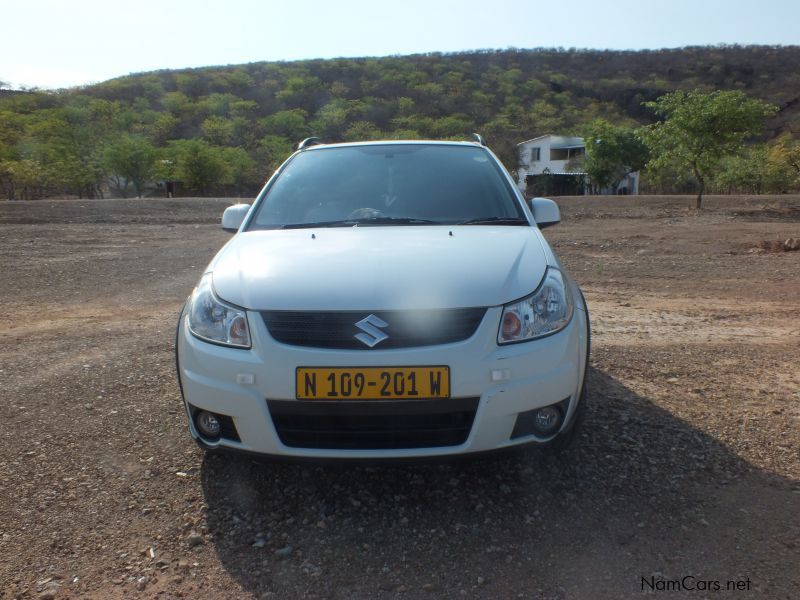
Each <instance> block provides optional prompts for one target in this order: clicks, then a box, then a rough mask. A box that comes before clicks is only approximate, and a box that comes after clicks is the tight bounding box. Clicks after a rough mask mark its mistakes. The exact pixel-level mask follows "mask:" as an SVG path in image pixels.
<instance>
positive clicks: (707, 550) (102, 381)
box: [0, 196, 800, 600]
mask: <svg viewBox="0 0 800 600" xmlns="http://www.w3.org/2000/svg"><path fill="white" fill-rule="evenodd" d="M692 202H693V200H692V199H691V198H687V197H638V198H632V197H622V198H621V197H616V198H564V199H560V200H559V203H560V205H561V207H562V215H563V219H564V222H563V223H562V224H561V225H559V226H557V227H553V228H551V229H547V230H546V232H545V233H546V235H547V237H548V238H549V239H550V240H551V241H552V243H553V245H554V247H555V249H556V252H557V253H558V254H559V256H560V257H561V259H562V261H563V263H564V264H565V266H566V267H567V268H568V270H569V271H570V272H571V273H572V274H573V275H574V276H575V278H576V279H577V280H578V281H579V283H580V284H581V286H582V287H583V290H584V292H585V294H586V297H587V300H588V304H589V307H590V312H591V318H592V325H593V354H592V366H591V370H590V380H589V386H590V387H589V395H588V404H587V406H588V414H587V418H586V422H585V427H584V429H583V431H582V434H581V436H580V437H579V438H578V439H577V440H576V443H575V444H574V446H573V447H572V448H570V449H569V450H568V451H567V452H566V453H565V454H563V455H560V456H558V457H556V456H552V455H549V454H546V453H542V452H540V451H536V450H531V451H527V452H522V453H516V454H512V455H502V456H496V457H491V458H484V459H480V460H474V461H468V462H458V463H452V464H450V463H446V464H413V465H401V466H398V465H394V466H349V465H344V466H342V465H337V466H321V465H315V464H291V463H289V464H286V463H280V464H274V463H264V462H256V461H253V460H251V459H248V458H240V457H228V456H214V455H210V456H204V454H203V453H202V452H201V451H200V450H199V449H197V448H196V446H195V445H194V443H193V442H192V441H191V439H190V438H189V435H188V432H187V427H186V417H185V413H184V412H183V409H182V406H181V400H180V395H179V391H178V387H177V384H176V380H175V373H174V358H173V337H174V327H175V324H176V319H177V314H178V311H179V309H180V307H181V305H182V303H183V301H184V299H185V298H186V296H187V295H188V294H189V293H190V291H191V289H192V286H193V285H194V283H195V282H196V280H197V278H198V276H199V275H200V273H201V270H202V268H203V267H204V265H205V264H206V263H207V261H208V260H209V259H210V258H211V257H212V256H213V254H214V253H215V252H216V251H217V250H218V249H219V247H220V246H221V245H222V244H223V243H224V242H225V241H226V240H227V239H228V234H226V233H224V232H222V231H221V230H220V229H219V227H218V225H217V223H218V219H219V217H220V215H221V213H222V210H223V208H224V207H225V206H226V205H227V204H229V203H230V201H226V200H217V199H203V200H194V199H180V200H169V201H167V200H105V201H40V202H30V203H24V202H0V273H2V287H0V434H1V435H0V598H2V599H3V600H5V599H7V598H8V599H10V598H17V597H21V598H40V599H42V600H44V599H46V598H56V599H60V598H103V599H105V598H123V597H162V598H176V597H184V598H238V597H244V598H249V597H256V598H331V599H334V598H336V599H339V598H342V599H343V598H414V599H417V598H423V599H424V598H465V597H466V598H526V599H532V598H553V599H555V598H559V599H562V598H591V599H602V598H627V597H636V596H642V595H648V596H655V597H658V596H666V597H670V598H680V597H690V598H712V597H720V598H723V597H724V598H738V597H742V598H746V597H764V598H771V599H774V598H787V599H788V598H797V597H800V360H799V359H800V251H795V252H781V251H777V250H775V249H774V248H773V247H772V246H769V245H768V246H765V247H767V248H770V249H769V250H768V251H764V250H761V249H759V244H761V243H762V242H778V241H782V240H785V239H787V238H790V237H798V238H800V197H797V196H782V197H756V198H745V197H724V198H723V197H711V198H708V199H707V201H706V209H705V210H703V211H701V212H699V213H698V212H695V211H693V210H691V209H689V208H688V207H689V206H690V205H691V204H692ZM762 246H763V244H762ZM675 581H679V582H681V584H682V585H685V586H687V587H690V588H694V590H692V591H687V590H686V589H685V588H684V591H683V592H681V591H675V589H676V588H675V586H676V585H677V584H676V583H675ZM706 582H708V583H706ZM715 583H716V584H718V586H719V588H720V589H719V590H717V589H716V585H714V584H715ZM731 586H732V587H731ZM737 586H738V589H737ZM732 590H736V591H732Z"/></svg>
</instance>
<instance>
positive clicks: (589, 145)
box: [582, 119, 648, 191]
mask: <svg viewBox="0 0 800 600" xmlns="http://www.w3.org/2000/svg"><path fill="white" fill-rule="evenodd" d="M582 133H583V137H584V140H585V142H586V156H585V158H584V160H583V167H582V168H583V171H584V172H585V173H586V174H587V175H588V176H589V182H590V185H591V186H592V187H593V188H596V191H599V190H601V189H603V188H611V189H616V188H617V186H618V185H619V182H620V181H622V180H623V179H624V178H625V177H626V176H627V175H628V174H629V173H633V172H634V171H640V170H642V169H643V168H644V166H645V164H646V163H647V160H648V153H647V146H645V144H644V142H643V141H642V140H641V138H639V137H638V136H637V135H636V133H635V132H634V131H633V130H631V129H626V128H625V127H617V126H616V125H612V124H611V123H609V122H608V121H606V120H605V119H595V120H594V121H592V122H591V123H590V124H589V125H587V126H586V127H585V128H584V130H583V132H582Z"/></svg>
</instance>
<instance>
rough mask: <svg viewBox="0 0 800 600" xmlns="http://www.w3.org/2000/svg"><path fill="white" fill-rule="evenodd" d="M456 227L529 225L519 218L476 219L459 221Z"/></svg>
mask: <svg viewBox="0 0 800 600" xmlns="http://www.w3.org/2000/svg"><path fill="white" fill-rule="evenodd" d="M456 225H530V223H528V221H527V220H525V219H520V218H519V217H478V218H477V219H467V220H466V221H459V222H458V223H456Z"/></svg>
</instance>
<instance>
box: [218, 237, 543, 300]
mask: <svg viewBox="0 0 800 600" xmlns="http://www.w3.org/2000/svg"><path fill="white" fill-rule="evenodd" d="M540 235H541V234H540V233H539V231H538V230H537V229H534V228H531V227H519V226H504V227H502V226H488V225H476V226H455V227H442V226H401V227H397V226H395V227H346V228H319V229H290V230H269V231H250V232H243V233H239V234H238V235H236V236H235V237H234V238H233V239H232V240H231V241H230V242H229V243H228V244H227V245H226V246H225V247H224V248H223V249H222V250H221V251H220V253H219V254H218V255H217V256H216V258H215V259H214V260H213V261H212V263H211V265H210V267H209V269H210V270H211V271H212V272H213V283H214V289H215V291H216V293H217V295H218V296H219V297H220V298H222V299H223V300H226V301H228V302H231V303H233V304H236V305H239V306H242V307H244V308H248V309H252V310H309V311H311V310H405V309H434V308H464V307H479V306H495V305H500V304H505V303H507V302H510V301H512V300H515V299H517V298H521V297H523V296H525V295H527V294H529V293H531V292H532V291H533V290H534V289H535V288H536V287H537V285H538V284H539V282H540V281H541V280H542V277H543V276H544V272H545V269H546V268H547V259H546V255H545V253H544V250H543V248H542V243H543V242H542V241H541V239H540Z"/></svg>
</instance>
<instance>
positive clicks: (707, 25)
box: [0, 0, 800, 89]
mask: <svg viewBox="0 0 800 600" xmlns="http://www.w3.org/2000/svg"><path fill="white" fill-rule="evenodd" d="M0 23H2V28H1V29H0V81H1V82H5V83H6V84H7V87H14V88H19V87H23V86H24V87H27V88H31V87H39V88H45V89H47V88H51V89H52V88H62V87H72V86H77V85H85V84H89V83H95V82H99V81H104V80H107V79H111V78H113V77H119V76H122V75H127V74H129V73H139V72H144V71H152V70H156V69H178V68H185V67H201V66H209V65H225V64H240V63H247V62H258V61H265V60H266V61H274V60H297V59H304V58H333V57H340V56H346V57H354V56H387V55H403V54H414V53H420V52H457V51H460V50H475V49H485V48H509V47H516V48H535V47H563V48H572V47H574V48H611V49H642V48H652V49H655V48H675V47H680V46H687V45H709V44H710V45H715V44H778V45H788V44H800V27H798V24H800V1H798V0H757V1H752V0H751V1H747V2H745V1H743V0H661V1H660V2H653V1H651V0H604V1H602V0H549V1H543V0H527V1H524V0H458V1H451V0H399V1H397V0H395V1H391V2H390V1H386V0H372V1H364V0H321V1H320V0H317V1H312V0H284V1H283V2H277V1H275V0H261V1H257V0H217V1H208V0H127V1H125V2H121V1H119V0H61V1H59V0H0Z"/></svg>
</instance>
